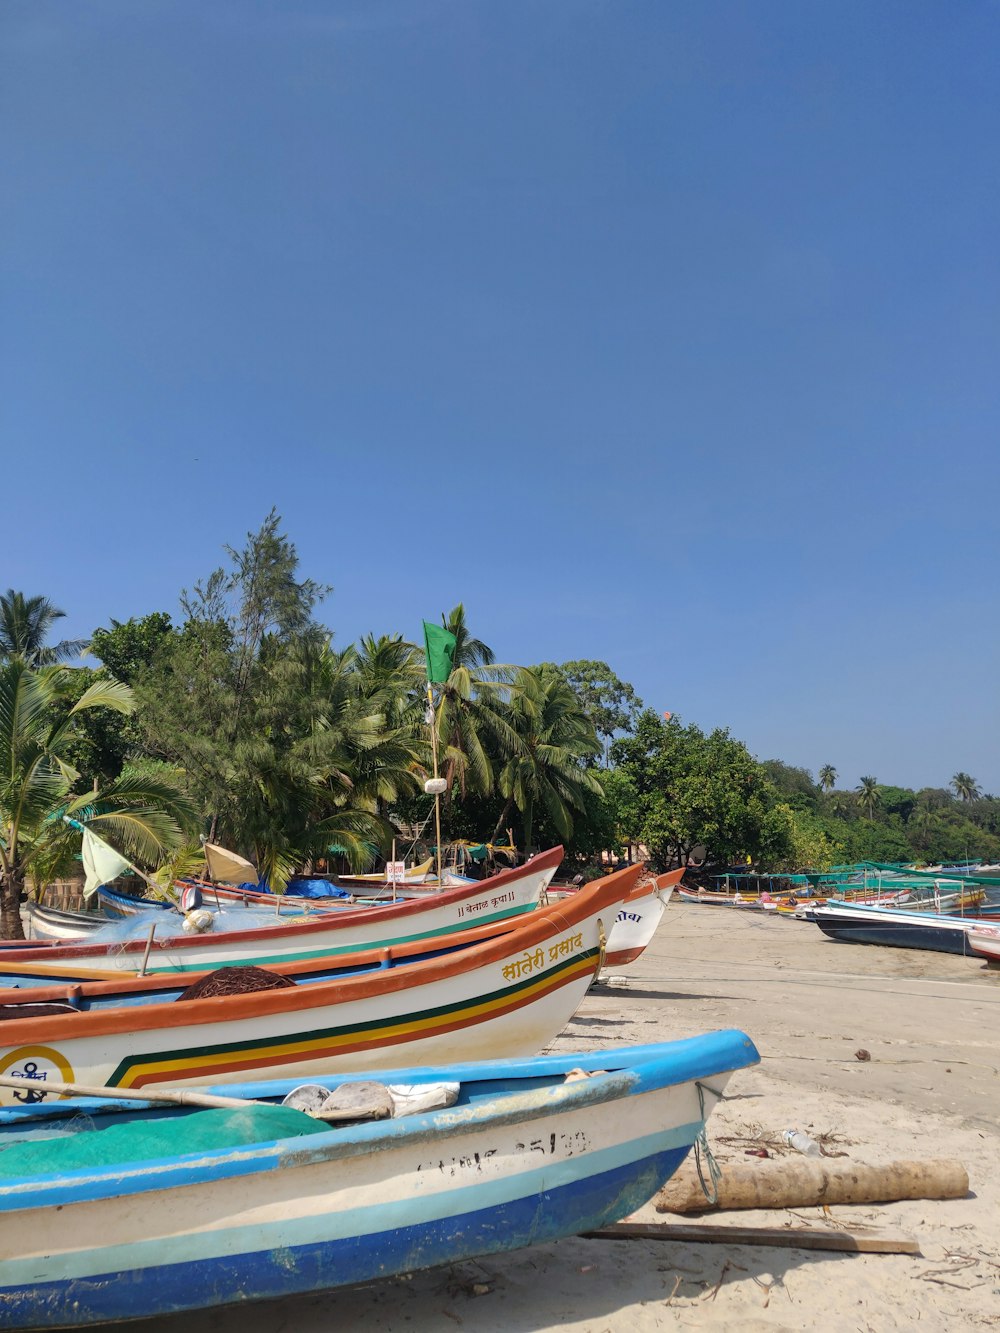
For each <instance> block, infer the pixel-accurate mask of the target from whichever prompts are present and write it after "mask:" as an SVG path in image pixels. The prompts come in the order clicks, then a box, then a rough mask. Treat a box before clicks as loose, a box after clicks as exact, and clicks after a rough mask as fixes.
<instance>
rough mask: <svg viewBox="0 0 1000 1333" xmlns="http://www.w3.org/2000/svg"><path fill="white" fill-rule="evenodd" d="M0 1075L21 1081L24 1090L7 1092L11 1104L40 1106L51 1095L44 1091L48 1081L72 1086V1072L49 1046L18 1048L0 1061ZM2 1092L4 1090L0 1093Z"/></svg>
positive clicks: (16, 1089)
mask: <svg viewBox="0 0 1000 1333" xmlns="http://www.w3.org/2000/svg"><path fill="white" fill-rule="evenodd" d="M0 1074H10V1075H11V1077H12V1078H19V1079H23V1080H24V1089H23V1091H22V1089H21V1088H13V1089H10V1092H9V1095H10V1096H11V1097H12V1098H13V1100H14V1101H15V1102H29V1103H30V1102H42V1101H44V1100H45V1099H46V1097H51V1096H52V1095H53V1094H52V1093H51V1092H49V1091H48V1090H47V1089H46V1088H45V1083H46V1081H47V1080H48V1079H50V1078H54V1079H57V1080H61V1081H62V1082H64V1083H72V1081H73V1069H72V1066H71V1065H70V1064H69V1062H68V1061H67V1060H66V1059H64V1057H63V1056H62V1055H60V1054H59V1052H58V1051H55V1050H53V1049H52V1048H51V1047H50V1046H21V1047H19V1048H18V1049H17V1050H16V1051H11V1052H10V1053H9V1054H8V1055H7V1056H6V1057H5V1058H4V1059H0ZM4 1091H6V1089H5V1090H4Z"/></svg>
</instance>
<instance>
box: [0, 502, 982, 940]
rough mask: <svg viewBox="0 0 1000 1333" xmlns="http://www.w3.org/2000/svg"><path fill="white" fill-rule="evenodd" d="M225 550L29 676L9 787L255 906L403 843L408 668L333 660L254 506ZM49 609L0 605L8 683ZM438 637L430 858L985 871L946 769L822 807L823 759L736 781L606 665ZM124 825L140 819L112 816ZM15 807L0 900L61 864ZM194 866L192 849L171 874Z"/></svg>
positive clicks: (401, 663)
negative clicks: (199, 837) (212, 871)
mask: <svg viewBox="0 0 1000 1333" xmlns="http://www.w3.org/2000/svg"><path fill="white" fill-rule="evenodd" d="M226 553H227V561H226V563H225V565H224V566H223V567H221V568H219V569H216V570H215V571H213V572H212V573H211V574H210V575H209V576H208V578H207V579H205V580H204V581H203V582H199V583H197V584H196V585H195V586H194V589H193V591H192V592H190V593H187V592H185V593H183V594H182V595H181V608H182V619H181V621H180V623H179V625H177V626H176V627H175V626H174V624H173V623H172V621H171V617H170V616H169V615H167V614H166V613H164V612H152V613H150V614H149V615H146V616H144V617H140V618H134V619H131V620H128V621H125V622H119V621H116V620H111V621H110V622H109V627H108V628H99V629H97V630H95V631H94V634H93V639H92V645H91V651H92V652H93V653H94V654H95V655H96V656H97V657H98V659H99V660H100V662H101V663H102V666H101V668H100V669H99V670H96V671H95V670H92V669H89V668H78V669H76V670H72V671H71V670H68V669H62V670H61V674H59V675H58V677H55V676H53V677H52V678H51V680H49V678H48V677H45V678H44V679H45V680H46V681H47V682H48V683H46V684H45V686H44V689H43V688H42V686H41V685H39V686H38V691H39V692H40V693H39V694H38V697H42V696H44V706H43V709H42V712H43V714H44V716H43V718H42V721H41V722H40V723H39V726H40V727H41V729H42V732H44V734H45V735H46V736H49V737H50V740H49V741H46V742H45V746H43V749H44V750H45V754H44V756H43V758H42V759H41V760H40V761H39V762H40V766H39V768H38V771H37V774H36V777H33V778H32V779H31V782H30V783H29V787H30V788H31V790H35V786H38V790H39V791H41V792H42V793H43V794H45V793H47V795H46V800H47V799H48V797H49V796H51V797H52V798H53V799H55V796H54V793H55V792H56V790H57V788H58V793H59V798H60V800H61V802H62V805H63V806H66V807H69V806H73V808H80V809H81V810H84V811H85V814H86V818H87V820H88V821H89V820H91V819H98V820H101V821H104V822H106V823H108V827H109V829H110V831H111V833H112V835H113V837H115V838H117V839H118V841H119V845H120V846H122V847H123V848H125V847H126V846H128V847H132V848H133V850H134V851H135V853H136V855H137V856H141V857H145V858H146V859H147V860H155V859H156V857H157V856H159V857H160V858H161V860H162V862H163V863H164V864H166V865H167V866H168V867H169V858H170V857H171V856H172V855H173V853H174V850H175V849H176V847H177V846H178V839H181V840H183V838H184V837H188V838H190V836H191V835H192V834H193V833H195V832H199V831H200V832H207V833H208V834H209V835H210V836H212V837H213V838H214V839H216V840H218V841H221V842H223V843H225V844H227V845H229V846H231V847H232V848H233V849H234V850H235V851H238V852H242V853H243V854H244V855H246V856H248V857H249V858H250V859H252V860H253V861H254V862H255V864H257V865H258V866H259V867H260V868H261V869H262V870H263V871H264V872H265V873H266V874H267V875H268V876H269V877H270V879H271V881H272V883H273V884H274V886H275V887H277V888H280V887H281V886H282V885H283V884H284V883H285V881H286V880H287V878H288V876H289V875H290V874H291V873H293V872H294V871H295V870H299V869H301V868H303V866H304V864H305V863H306V862H307V861H308V860H309V859H310V858H313V857H319V856H323V855H325V854H326V853H327V852H328V850H329V848H330V846H331V844H333V843H336V844H340V845H342V846H344V847H346V848H347V849H348V859H349V860H350V862H351V863H352V864H353V865H354V866H356V867H358V868H360V867H361V866H364V865H367V864H368V863H369V860H370V855H371V849H372V847H377V848H379V849H381V850H382V851H383V852H384V851H387V850H388V846H389V844H390V840H391V838H392V835H393V828H394V826H395V827H399V826H401V825H402V824H403V823H407V824H416V825H419V824H421V823H422V822H423V821H424V820H426V818H427V816H428V812H429V810H430V809H431V805H430V802H429V800H428V798H427V797H426V796H425V795H424V793H423V782H424V780H425V778H426V777H427V776H428V775H429V773H430V771H431V768H432V762H433V761H432V753H433V751H432V746H431V729H430V727H429V725H428V722H429V720H430V719H429V718H428V716H427V715H426V708H427V694H426V674H425V664H424V657H423V651H422V649H421V648H418V647H417V646H416V645H415V644H413V643H411V642H409V641H408V640H406V639H404V638H403V637H402V636H401V635H399V634H388V635H386V634H383V635H375V634H370V635H368V636H367V637H365V638H363V639H362V640H361V641H360V642H359V643H358V645H357V646H356V647H349V648H346V649H343V650H337V649H335V648H334V647H333V644H332V641H331V636H330V634H329V632H328V631H327V630H326V629H325V628H324V627H323V626H322V625H320V624H318V623H317V621H316V620H315V613H316V608H317V606H318V604H319V603H320V601H321V600H322V598H323V597H324V596H325V595H326V593H327V591H328V589H326V588H325V587H323V586H322V585H320V584H319V583H317V582H314V581H313V580H311V579H303V578H301V576H300V574H299V568H298V556H297V553H296V550H295V547H294V545H293V544H292V543H291V542H290V541H289V540H288V539H287V537H286V536H285V535H284V534H283V533H282V532H281V531H280V519H279V517H278V515H277V514H276V513H275V512H274V511H272V512H271V513H270V514H269V515H268V516H267V518H266V519H265V521H264V523H263V524H262V526H261V528H260V529H259V530H258V531H257V532H255V533H249V534H248V535H247V539H246V543H245V545H244V546H243V547H242V549H239V550H236V549H233V548H229V547H227V548H226ZM62 614H63V613H62V612H61V611H59V610H58V609H57V608H55V607H53V606H52V604H51V603H50V602H49V601H48V600H47V599H45V598H41V597H36V598H25V597H24V596H23V595H22V594H20V593H15V592H14V591H13V590H9V591H8V593H7V594H6V595H5V596H4V597H0V665H3V664H4V663H6V665H7V666H9V667H11V668H13V666H14V664H15V663H20V668H21V669H23V670H26V671H28V672H29V674H30V673H31V672H32V669H33V667H37V666H38V665H39V664H41V663H44V662H46V661H49V662H52V661H54V660H55V659H56V658H58V657H59V656H61V655H64V654H65V653H66V652H68V651H71V650H75V649H76V648H78V647H79V645H73V644H69V645H67V644H58V645H55V646H54V647H50V646H49V645H48V644H47V637H48V635H49V633H50V632H51V629H52V626H53V625H54V624H55V623H56V622H57V621H58V620H59V619H60V618H61V616H62ZM441 620H442V624H443V626H444V627H445V628H446V629H447V630H448V631H449V632H450V633H451V634H452V635H453V636H454V638H455V652H454V657H453V661H452V669H451V671H450V673H449V675H448V679H447V680H446V681H443V682H440V683H439V684H436V685H435V693H436V702H437V705H438V706H437V709H436V713H435V718H436V728H437V730H436V737H435V740H436V744H437V751H438V763H439V767H440V771H441V773H442V774H443V776H444V777H445V780H446V783H447V788H446V796H445V801H444V816H445V827H444V836H445V839H446V840H447V839H448V838H449V837H450V838H465V839H467V840H469V841H472V842H490V841H494V842H495V841H496V840H497V838H500V839H503V838H504V837H505V836H506V830H507V829H508V828H510V829H512V830H513V834H514V838H515V841H516V842H517V844H518V845H519V846H520V847H521V848H522V849H523V848H525V847H528V846H536V845H551V844H553V843H555V842H556V841H560V842H562V843H563V844H564V845H565V846H566V848H567V855H568V857H569V858H570V859H572V858H574V857H576V858H585V857H588V856H593V857H595V858H596V857H597V855H598V853H600V852H602V851H614V850H617V849H619V848H622V847H624V846H626V845H631V847H632V848H633V849H635V848H636V847H637V846H638V845H640V844H641V845H644V846H645V847H647V848H648V849H649V850H650V853H651V855H652V858H653V860H654V862H655V863H656V864H658V865H661V866H662V865H664V864H666V863H668V862H670V861H673V860H684V859H686V857H687V856H688V855H689V854H690V852H691V851H692V849H693V848H694V847H695V846H696V845H698V844H701V845H704V846H705V848H706V849H707V852H708V856H709V859H710V860H712V861H714V862H716V863H727V862H739V863H741V864H743V863H745V861H746V858H747V857H750V858H751V860H752V861H753V863H755V864H756V865H758V866H759V868H761V869H792V868H805V866H807V865H813V866H818V867H822V866H824V865H826V864H829V863H831V862H838V861H853V860H859V859H863V858H870V859H873V860H880V861H894V860H902V861H906V860H913V859H917V858H922V859H924V860H927V861H934V860H950V859H959V858H965V857H967V856H982V857H984V858H987V859H1000V800H998V799H997V798H996V797H994V796H990V795H984V794H983V793H982V792H981V791H980V789H979V786H978V784H977V783H976V781H975V780H974V779H973V778H972V777H971V776H970V775H969V774H967V773H964V772H959V773H956V774H955V775H954V777H953V778H952V779H951V788H952V790H948V789H946V788H943V787H942V788H927V789H924V790H922V791H917V792H914V791H911V790H910V789H908V788H905V787H896V786H889V785H881V784H879V783H878V782H877V781H876V780H875V779H874V778H873V777H865V778H862V780H861V783H860V785H859V787H858V789H857V790H856V791H853V792H851V791H840V790H837V788H836V782H837V772H836V769H834V768H833V766H832V765H830V764H824V765H823V766H822V767H821V768H820V769H819V780H818V782H817V781H814V779H813V776H812V774H811V773H810V772H809V771H808V770H807V769H804V768H800V767H796V766H794V765H791V764H787V763H785V762H783V761H782V760H780V759H769V760H766V761H764V762H763V763H759V762H757V761H756V760H755V759H753V758H752V757H751V756H750V755H749V754H748V752H747V751H746V748H745V747H744V746H743V745H742V744H741V742H739V741H738V740H736V739H735V738H734V737H732V736H731V735H730V734H729V732H728V731H727V730H725V729H716V730H714V731H712V732H710V733H708V734H705V733H703V732H702V731H701V730H700V729H699V728H697V727H694V726H683V725H682V724H681V722H680V720H679V719H677V718H672V719H669V720H668V721H665V720H664V719H661V718H660V717H659V716H658V715H657V714H656V713H654V712H652V711H646V712H642V711H641V710H642V704H641V700H640V699H639V698H638V696H637V695H636V692H635V690H634V689H633V687H632V686H631V685H629V684H627V682H625V681H623V680H621V679H620V677H618V676H617V675H616V674H615V672H614V671H613V669H612V668H611V666H610V665H609V664H608V663H607V662H602V661H595V660H591V659H577V660H574V661H570V662H566V663H563V664H562V666H558V667H557V666H555V665H554V664H552V663H546V664H543V665H541V666H538V667H530V668H522V667H517V666H505V665H498V664H497V663H496V662H495V660H494V654H493V651H492V649H491V648H490V647H488V646H487V645H486V644H485V643H484V642H483V641H482V640H481V639H479V638H477V637H475V636H474V634H473V633H472V630H471V628H470V625H469V623H468V621H467V618H466V613H465V608H464V606H463V605H461V604H459V605H458V606H456V607H455V608H454V609H453V610H452V611H451V612H449V613H448V614H447V615H443V616H442V617H441ZM35 675H37V677H38V680H39V681H41V680H42V679H43V677H42V673H41V672H35ZM126 686H128V687H132V689H134V698H135V701H136V702H137V705H138V706H137V708H136V709H135V710H134V712H133V711H132V704H131V696H128V698H129V702H128V706H127V707H126V708H125V710H124V711H119V712H114V713H112V712H110V711H109V707H113V706H114V705H113V704H111V705H109V704H108V700H109V699H112V698H114V697H117V698H118V699H119V702H122V703H123V702H124V700H125V699H126V695H118V696H115V695H114V691H116V690H121V689H123V688H125V687H126ZM25 688H26V689H34V688H35V687H29V686H25ZM109 691H111V693H110V694H109V693H108V692H109ZM102 697H103V698H104V705H103V706H98V704H97V702H96V701H97V700H98V699H100V698H102ZM19 717H20V722H19V723H18V725H21V724H23V723H24V722H25V718H24V716H23V715H19ZM32 725H33V726H34V724H32ZM38 734H39V735H40V734H42V733H41V732H39V733H38ZM616 738H617V739H616ZM33 743H36V744H38V743H40V742H38V740H37V736H36V738H35V742H33ZM0 749H2V747H0ZM25 753H27V751H25ZM41 753H42V752H41V751H39V754H41ZM0 758H2V753H0ZM22 758H23V755H22V752H21V751H20V750H19V751H18V755H17V756H16V757H15V758H14V760H13V762H14V770H17V767H18V765H19V764H20V763H21V762H22ZM602 759H603V766H601V764H600V762H599V761H600V760H602ZM12 771H13V770H12ZM38 784H40V785H38ZM32 799H33V800H34V798H32ZM102 801H103V804H102ZM79 802H82V803H83V804H82V805H79V807H78V806H77V805H76V804H74V803H79ZM36 804H37V803H36ZM42 804H43V805H44V804H45V801H43V802H42ZM50 804H51V803H50ZM130 807H135V809H136V810H138V811H139V812H140V814H139V815H138V816H137V817H135V818H133V816H132V815H130V814H128V813H125V814H122V813H121V812H122V811H126V812H127V811H128V809H129V808H130ZM26 809H29V812H30V811H34V812H35V813H34V814H31V818H30V819H28V820H27V822H23V823H22V824H21V826H20V829H19V831H18V832H17V835H16V839H15V841H16V843H17V846H18V848H19V851H18V858H17V859H16V864H13V863H12V868H11V869H10V870H9V871H5V872H4V874H5V876H6V878H5V881H4V882H5V884H9V883H12V882H13V880H12V879H11V875H13V876H15V878H16V876H17V875H18V874H21V875H22V876H23V873H26V872H25V867H26V866H27V865H29V864H30V865H31V866H33V867H34V869H35V871H36V872H37V873H38V874H43V872H45V871H46V868H51V867H55V866H57V865H59V864H61V861H60V858H62V859H63V860H64V859H65V858H66V857H67V856H70V855H72V845H71V840H69V839H68V838H67V837H66V835H65V832H64V830H63V829H62V827H61V826H60V827H56V826H53V829H52V830H51V831H49V832H47V833H45V835H44V836H42V835H41V833H40V832H39V830H38V828H37V810H36V806H35V804H32V803H31V802H29V805H28V807H26ZM0 811H2V805H0ZM29 825H30V827H31V828H32V829H34V830H35V831H34V832H33V833H31V834H30V835H29V834H28V833H27V832H26V830H27V829H28V828H29ZM7 836H10V829H9V828H8V832H7ZM194 854H195V849H194V845H193V843H192V844H191V846H190V847H189V849H188V851H187V852H186V853H184V856H185V857H190V856H191V855H194ZM182 862H183V863H184V864H186V863H187V862H186V860H183V858H182V861H178V862H177V864H181V863H182ZM5 893H6V895H7V896H6V897H5V898H4V900H3V901H4V903H5V904H6V905H7V906H6V908H5V910H7V911H8V915H9V912H10V903H11V902H12V901H13V899H12V898H11V897H10V893H9V892H8V891H7V890H5ZM11 928H13V926H12V925H11Z"/></svg>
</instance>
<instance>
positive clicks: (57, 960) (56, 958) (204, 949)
mask: <svg viewBox="0 0 1000 1333" xmlns="http://www.w3.org/2000/svg"><path fill="white" fill-rule="evenodd" d="M561 859H562V849H561V848H557V849H554V850H553V851H552V852H548V853H543V854H542V855H541V856H537V857H534V858H533V859H532V860H531V861H529V862H527V863H526V864H525V865H524V866H522V867H520V869H518V870H512V871H508V872H505V873H504V874H502V875H497V876H495V877H494V878H493V879H491V880H483V881H482V882H481V883H480V884H477V885H476V886H475V887H474V888H469V889H450V890H444V891H440V892H439V893H438V895H437V897H436V898H435V899H433V900H431V899H428V900H426V901H407V902H401V903H389V904H386V905H385V906H382V907H356V908H350V909H344V910H343V911H340V912H324V913H323V914H322V915H318V916H316V917H315V918H309V919H300V920H295V921H286V922H283V923H281V924H275V925H272V926H262V927H260V928H258V929H256V930H240V931H230V932H227V933H224V934H218V935H212V934H211V933H209V934H205V935H185V936H174V937H172V938H169V939H165V940H161V939H155V940H154V943H153V947H152V950H151V952H150V954H149V958H148V960H147V961H146V965H145V973H146V974H147V975H152V976H156V975H158V974H160V973H166V972H204V971H211V970H212V969H213V968H217V967H230V966H238V965H244V966H245V965H253V966H256V967H267V966H269V965H270V964H273V963H277V962H297V961H307V960H309V959H317V958H324V957H329V956H330V955H332V954H344V953H356V952H359V951H361V950H365V949H373V948H382V947H391V946H393V945H397V944H406V943H409V942H411V941H413V940H421V939H431V938H433V937H434V936H437V935H442V934H447V933H450V932H452V931H459V930H468V929H469V928H470V927H472V926H478V925H485V924H489V923H490V922H493V921H501V920H505V919H506V918H508V917H512V916H517V915H520V914H521V913H523V912H529V911H532V910H533V909H534V908H535V907H537V905H538V902H539V899H540V898H541V895H542V893H543V891H544V890H545V888H546V887H547V886H548V884H549V882H550V881H551V879H552V876H553V875H554V874H555V872H556V869H557V867H558V865H559V862H560V860H561ZM145 950H146V941H145V940H144V939H142V938H139V939H135V940H129V941H128V942H127V943H124V944H122V943H117V944H114V945H88V944H80V945H70V946H67V947H52V946H42V947H40V948H37V949H30V950H25V949H23V948H20V947H18V948H16V949H8V948H6V947H4V948H0V985H5V986H11V985H22V986H23V985H50V984H51V983H52V982H53V981H100V980H112V979H113V978H115V977H119V976H121V975H123V974H126V975H128V974H132V975H134V974H136V973H137V972H139V971H140V969H141V968H142V967H143V955H144V953H145Z"/></svg>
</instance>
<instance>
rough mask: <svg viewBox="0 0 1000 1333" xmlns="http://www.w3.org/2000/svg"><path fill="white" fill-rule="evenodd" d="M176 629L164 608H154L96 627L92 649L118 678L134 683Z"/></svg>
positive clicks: (91, 644)
mask: <svg viewBox="0 0 1000 1333" xmlns="http://www.w3.org/2000/svg"><path fill="white" fill-rule="evenodd" d="M172 630H173V626H172V625H171V623H170V617H169V616H168V615H167V614H166V612H164V611H153V612H152V613H151V614H150V615H148V616H143V617H142V619H141V620H135V619H132V620H126V621H124V622H122V621H119V620H112V622H111V628H110V629H95V630H94V633H93V635H92V636H91V640H90V651H91V652H92V653H93V655H94V656H95V657H96V658H97V660H98V661H99V662H102V663H103V664H104V666H105V667H107V669H108V671H109V673H110V674H111V675H112V676H114V678H115V680H121V681H124V682H125V684H126V685H134V684H135V682H136V681H137V680H138V678H139V676H140V675H141V674H142V672H143V671H145V670H146V669H147V668H148V667H149V666H151V665H152V662H153V659H154V657H155V656H156V653H157V650H158V649H159V648H160V647H161V645H162V644H163V641H164V639H165V638H167V637H168V635H170V634H171V632H172Z"/></svg>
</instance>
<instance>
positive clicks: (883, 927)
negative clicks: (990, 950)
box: [811, 903, 976, 954]
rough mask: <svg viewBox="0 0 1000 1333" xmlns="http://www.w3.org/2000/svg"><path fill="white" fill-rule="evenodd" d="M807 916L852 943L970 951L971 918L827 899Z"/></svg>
mask: <svg viewBox="0 0 1000 1333" xmlns="http://www.w3.org/2000/svg"><path fill="white" fill-rule="evenodd" d="M811 919H812V920H813V921H815V923H816V925H817V926H819V928H820V930H821V931H822V932H823V934H824V935H828V936H829V937H830V938H831V939H834V940H845V941H848V942H849V943H852V944H882V945H886V946H888V947H890V948H894V949H931V950H934V951H935V952H936V953H958V954H971V953H972V952H973V950H972V946H971V945H970V943H969V931H970V930H972V929H973V928H974V926H975V925H976V921H975V918H968V917H957V916H943V915H937V914H935V913H931V912H909V911H902V910H898V909H896V910H894V909H891V908H886V907H862V906H857V907H848V906H846V905H845V906H837V907H834V906H833V905H832V904H830V903H827V905H826V906H825V907H816V908H814V909H813V911H812V917H811Z"/></svg>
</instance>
